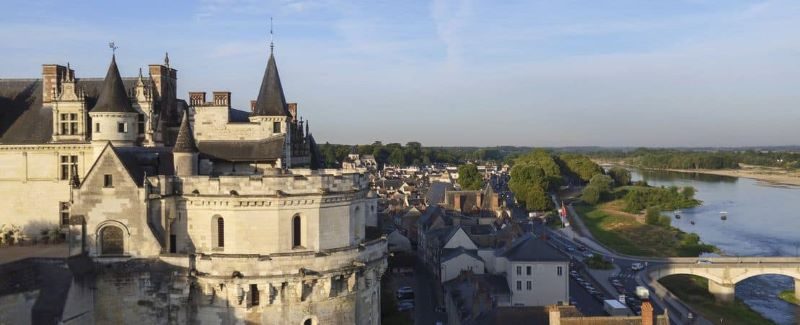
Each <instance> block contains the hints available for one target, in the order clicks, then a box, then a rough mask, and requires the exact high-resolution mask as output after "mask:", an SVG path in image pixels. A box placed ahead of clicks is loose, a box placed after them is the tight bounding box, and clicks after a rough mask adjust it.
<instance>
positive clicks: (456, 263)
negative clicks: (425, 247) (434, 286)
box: [440, 254, 484, 283]
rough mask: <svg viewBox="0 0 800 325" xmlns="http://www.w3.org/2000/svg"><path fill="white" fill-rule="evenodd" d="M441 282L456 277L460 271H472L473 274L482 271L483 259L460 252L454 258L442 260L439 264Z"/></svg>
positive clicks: (481, 272)
mask: <svg viewBox="0 0 800 325" xmlns="http://www.w3.org/2000/svg"><path fill="white" fill-rule="evenodd" d="M440 268H441V273H440V274H441V280H442V283H445V282H447V281H450V280H452V279H455V278H456V277H458V275H459V274H461V271H472V272H473V273H475V274H483V273H484V265H483V261H481V260H480V259H477V258H475V257H472V256H470V255H469V254H460V255H458V256H456V257H454V258H451V259H449V260H447V261H444V262H442V264H441V266H440Z"/></svg>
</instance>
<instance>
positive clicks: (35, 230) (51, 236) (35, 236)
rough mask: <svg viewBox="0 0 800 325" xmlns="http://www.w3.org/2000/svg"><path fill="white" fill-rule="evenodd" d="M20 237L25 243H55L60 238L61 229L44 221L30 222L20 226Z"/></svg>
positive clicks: (50, 222)
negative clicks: (51, 241) (21, 236)
mask: <svg viewBox="0 0 800 325" xmlns="http://www.w3.org/2000/svg"><path fill="white" fill-rule="evenodd" d="M22 235H23V240H25V241H34V240H35V241H50V240H53V241H55V240H57V239H58V238H61V228H60V226H59V225H58V224H57V223H55V222H52V221H47V220H45V219H39V220H32V221H29V222H28V223H26V224H25V225H23V226H22Z"/></svg>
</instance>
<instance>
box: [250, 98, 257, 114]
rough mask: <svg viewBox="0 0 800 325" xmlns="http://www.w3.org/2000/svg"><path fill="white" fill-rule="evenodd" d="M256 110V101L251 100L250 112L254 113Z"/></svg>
mask: <svg viewBox="0 0 800 325" xmlns="http://www.w3.org/2000/svg"><path fill="white" fill-rule="evenodd" d="M255 111H256V101H254V100H251V101H250V112H251V113H254V112H255Z"/></svg>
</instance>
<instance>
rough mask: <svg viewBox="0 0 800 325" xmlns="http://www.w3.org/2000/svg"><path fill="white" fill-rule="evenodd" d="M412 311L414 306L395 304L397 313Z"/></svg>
mask: <svg viewBox="0 0 800 325" xmlns="http://www.w3.org/2000/svg"><path fill="white" fill-rule="evenodd" d="M413 309H414V304H409V303H405V304H397V311H409V310H413Z"/></svg>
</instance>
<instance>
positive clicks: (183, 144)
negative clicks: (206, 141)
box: [172, 112, 197, 153]
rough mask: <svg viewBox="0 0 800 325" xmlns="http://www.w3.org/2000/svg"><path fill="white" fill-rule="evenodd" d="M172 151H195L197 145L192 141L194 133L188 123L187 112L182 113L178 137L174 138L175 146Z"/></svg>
mask: <svg viewBox="0 0 800 325" xmlns="http://www.w3.org/2000/svg"><path fill="white" fill-rule="evenodd" d="M172 152H173V153H175V152H181V153H193V152H197V145H196V144H195V143H194V135H193V134H192V128H191V126H190V125H189V113H188V112H186V113H183V119H182V120H181V127H180V129H178V137H177V138H176V139H175V147H173V148H172Z"/></svg>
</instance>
